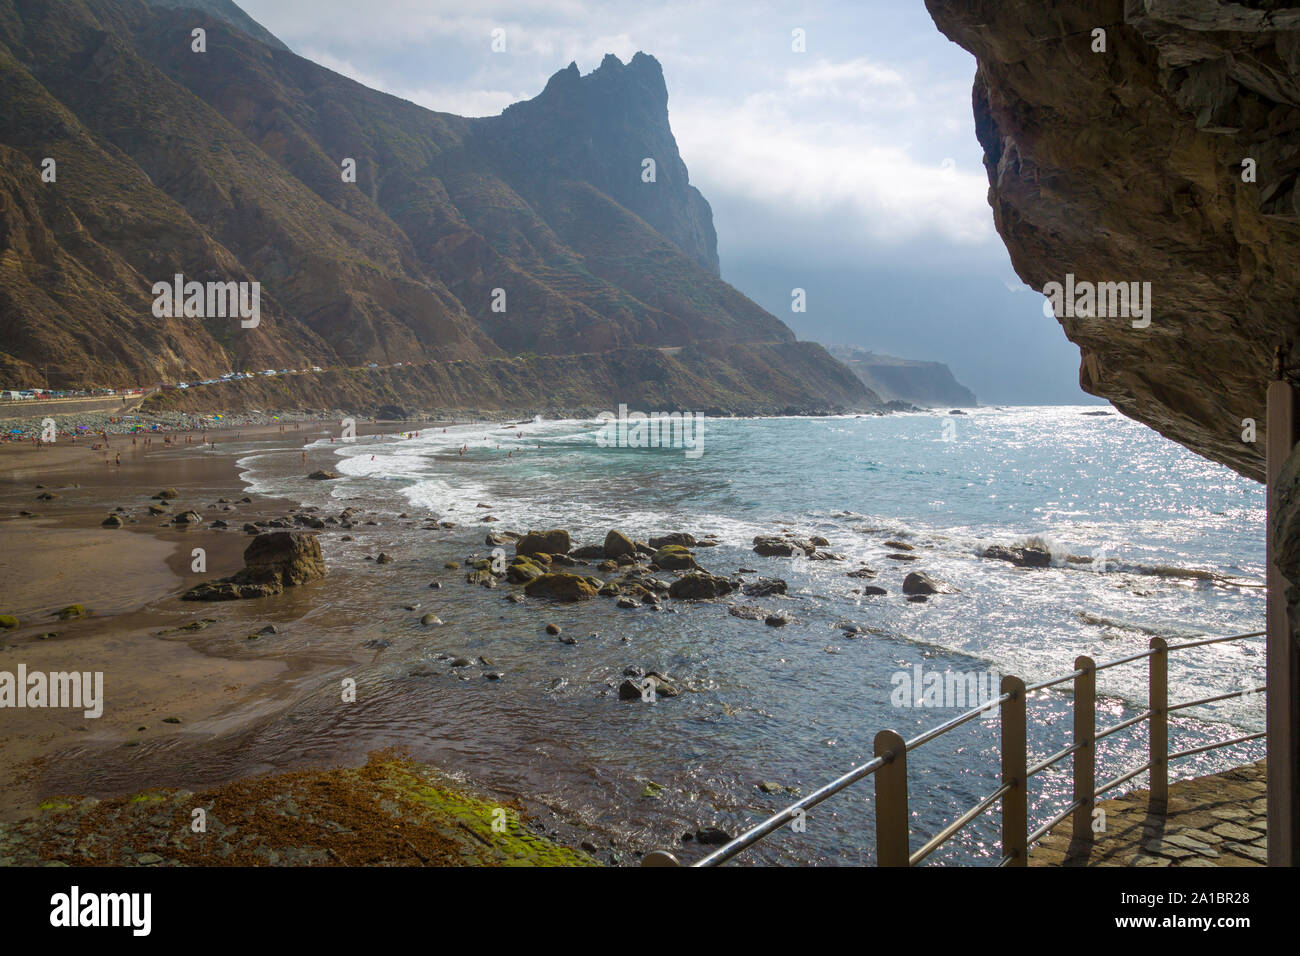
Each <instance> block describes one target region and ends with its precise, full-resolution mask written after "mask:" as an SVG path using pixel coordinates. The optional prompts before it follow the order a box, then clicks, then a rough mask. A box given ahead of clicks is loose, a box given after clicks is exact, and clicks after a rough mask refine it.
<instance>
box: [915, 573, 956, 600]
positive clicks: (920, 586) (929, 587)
mask: <svg viewBox="0 0 1300 956" xmlns="http://www.w3.org/2000/svg"><path fill="white" fill-rule="evenodd" d="M903 593H904V594H909V595H916V594H956V593H958V592H957V589H956V588H955V587H953V586H952V585H951V584H945V583H943V582H942V581H936V580H935V579H934V578H932V577H930V575H928V574H926V573H925V572H924V571H913V572H912V573H911V574H909V575H908V576H907V577H905V578H903Z"/></svg>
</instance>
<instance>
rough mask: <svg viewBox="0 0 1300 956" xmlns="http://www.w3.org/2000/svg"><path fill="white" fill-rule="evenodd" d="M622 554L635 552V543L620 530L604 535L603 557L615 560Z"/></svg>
mask: <svg viewBox="0 0 1300 956" xmlns="http://www.w3.org/2000/svg"><path fill="white" fill-rule="evenodd" d="M624 554H636V544H635V543H634V542H633V541H632V539H631V538H629V537H628V536H627V535H625V534H623V533H622V532H621V531H611V532H610V533H609V534H607V535H605V557H606V558H609V559H611V560H615V559H617V558H619V557H620V556H622V555H624Z"/></svg>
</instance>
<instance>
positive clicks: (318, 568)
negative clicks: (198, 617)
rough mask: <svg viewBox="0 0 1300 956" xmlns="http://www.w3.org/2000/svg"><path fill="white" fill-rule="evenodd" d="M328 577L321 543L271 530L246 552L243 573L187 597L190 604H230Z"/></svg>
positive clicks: (305, 535) (294, 533)
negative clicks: (197, 602) (193, 602)
mask: <svg viewBox="0 0 1300 956" xmlns="http://www.w3.org/2000/svg"><path fill="white" fill-rule="evenodd" d="M324 576H325V559H324V558H323V557H322V555H321V550H320V541H319V540H317V538H316V536H315V535H314V534H308V533H307V532H305V531H271V532H266V533H263V534H259V535H258V536H257V537H256V538H254V539H253V540H252V542H251V543H250V544H249V545H248V547H247V548H246V549H245V550H244V569H243V570H242V571H240V572H239V573H237V574H235V575H233V576H231V577H229V578H222V579H221V580H219V581H209V582H205V583H204V584H200V585H198V586H196V587H194V588H191V589H190V590H189V591H186V592H185V594H184V595H183V598H184V600H187V601H230V600H235V599H239V598H254V597H267V596H269V595H272V594H279V593H281V592H282V591H283V590H284V589H285V588H286V587H293V586H296V585H299V584H305V583H306V582H308V581H313V580H315V579H317V578H321V577H324Z"/></svg>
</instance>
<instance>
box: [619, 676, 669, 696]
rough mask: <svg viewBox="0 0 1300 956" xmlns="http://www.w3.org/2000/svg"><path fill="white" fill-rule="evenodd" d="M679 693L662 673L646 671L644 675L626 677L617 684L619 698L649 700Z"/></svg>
mask: <svg viewBox="0 0 1300 956" xmlns="http://www.w3.org/2000/svg"><path fill="white" fill-rule="evenodd" d="M680 694H681V691H679V690H678V689H677V688H676V687H674V686H673V684H672V682H671V681H670V680H668V678H667V677H664V676H663V675H662V674H657V673H655V672H654V671H650V672H648V673H647V674H646V675H645V676H644V677H640V678H637V677H628V678H625V679H624V680H623V681H622V682H621V683H620V684H619V685H618V699H619V700H645V701H651V700H655V699H656V698H659V697H677V696H679V695H680Z"/></svg>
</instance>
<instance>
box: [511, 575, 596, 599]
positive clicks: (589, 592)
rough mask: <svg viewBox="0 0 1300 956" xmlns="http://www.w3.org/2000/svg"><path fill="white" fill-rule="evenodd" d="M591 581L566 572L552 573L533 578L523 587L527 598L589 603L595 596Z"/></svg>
mask: <svg viewBox="0 0 1300 956" xmlns="http://www.w3.org/2000/svg"><path fill="white" fill-rule="evenodd" d="M597 590H598V588H597V586H595V585H593V584H592V583H591V579H589V578H584V577H582V576H581V575H579V574H571V573H569V572H567V571H552V572H548V573H546V574H543V575H540V576H539V577H536V578H534V579H533V580H531V581H529V582H528V583H527V584H526V585H524V593H525V594H527V595H528V596H529V597H542V598H552V599H554V600H556V601H566V602H567V601H589V600H591V599H592V598H594V597H595V596H596V594H597Z"/></svg>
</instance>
